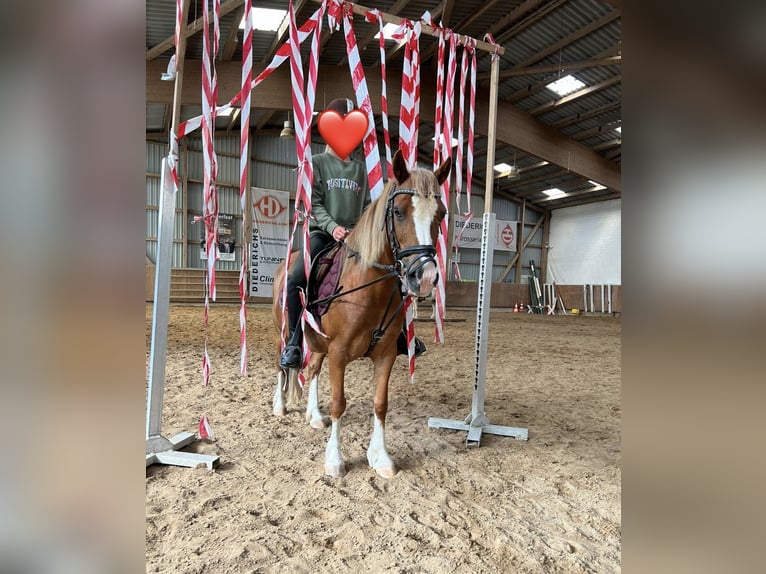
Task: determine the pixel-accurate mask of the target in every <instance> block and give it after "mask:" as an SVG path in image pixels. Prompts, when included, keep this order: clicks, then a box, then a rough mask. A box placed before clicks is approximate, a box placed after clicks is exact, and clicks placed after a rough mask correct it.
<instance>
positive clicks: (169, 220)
mask: <svg viewBox="0 0 766 574" xmlns="http://www.w3.org/2000/svg"><path fill="white" fill-rule="evenodd" d="M188 6H189V0H183V14H186V12H187V8H188ZM185 51H186V34H184V33H183V32H182V33H181V34H180V35H179V41H178V49H177V55H176V77H175V87H174V90H173V118H172V122H171V128H170V133H169V138H171V141H170V146H169V148H170V150H171V151H172V149H173V145H172V138H174V137H175V134H176V132H177V130H178V125H179V123H180V115H181V89H182V86H183V68H184V52H185ZM167 159H168V158H165V159H163V166H162V176H161V180H160V181H161V183H160V191H161V194H162V196H161V199H160V211H159V228H158V230H157V260H156V261H155V262H154V263H155V275H154V304H153V306H152V344H151V350H150V354H149V391H148V396H147V401H146V466H149V465H151V464H169V465H174V466H186V467H190V468H196V467H197V466H199V465H204V466H206V467H207V468H208V469H210V470H212V469H213V466H214V465H215V464H217V463H218V459H219V457H218V456H215V455H206V454H197V453H190V452H180V451H179V449H181V448H183V447H185V446H187V445H189V444H191V443H192V442H194V441H195V440H196V439H197V435H196V434H195V433H191V432H181V433H179V434H177V435H175V436H173V437H170V438H165V436H163V435H162V402H163V397H164V393H165V361H166V358H167V346H168V315H169V307H170V272H171V269H172V267H173V225H174V223H175V202H176V196H175V188H174V186H172V185H166V183H167V182H166V171H167V169H166V166H167Z"/></svg>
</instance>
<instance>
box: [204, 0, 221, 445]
mask: <svg viewBox="0 0 766 574" xmlns="http://www.w3.org/2000/svg"><path fill="white" fill-rule="evenodd" d="M212 1H213V30H212V32H213V41H212V46H211V43H210V32H211V30H210V17H209V15H208V9H207V7H208V3H207V0H206V1H205V2H204V6H203V10H202V12H203V16H202V22H203V23H202V29H203V32H202V33H203V36H202V159H203V172H204V177H203V180H204V187H203V195H204V200H203V218H204V222H205V230H206V242H205V246H206V248H205V251H206V253H207V268H206V277H205V279H206V281H205V310H204V332H205V342H204V354H203V356H202V377H203V384H204V386H205V389H206V391H205V402H207V388H208V386H209V385H210V371H211V363H210V355H209V354H208V346H207V342H208V321H209V310H210V297H212V299H213V301H215V298H216V286H215V262H216V261H217V260H218V190H217V188H216V177H217V172H218V160H217V158H216V154H215V146H214V142H213V134H214V132H215V117H216V100H217V98H218V77H217V74H216V72H215V58H216V56H217V54H218V44H219V37H220V32H219V13H220V1H219V0H212ZM205 410H206V409H205ZM203 421H204V422H205V423H206V426H205V425H203ZM203 426H204V427H205V429H206V430H205V433H206V435H207V436H210V435H212V432H208V431H209V430H210V425H209V421H207V415H203V416H202V420H201V421H200V430H202V429H203Z"/></svg>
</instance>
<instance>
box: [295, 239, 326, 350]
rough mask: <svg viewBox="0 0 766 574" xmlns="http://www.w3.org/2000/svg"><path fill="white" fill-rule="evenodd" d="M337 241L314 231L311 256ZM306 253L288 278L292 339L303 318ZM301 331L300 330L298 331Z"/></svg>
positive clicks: (296, 262) (300, 256) (296, 343)
mask: <svg viewBox="0 0 766 574" xmlns="http://www.w3.org/2000/svg"><path fill="white" fill-rule="evenodd" d="M333 241H335V240H334V239H333V238H332V236H331V235H328V234H327V233H325V232H324V231H313V232H312V233H311V235H310V236H309V245H310V246H311V255H312V257H313V256H315V255H316V254H317V253H319V251H320V250H321V249H322V248H324V247H325V246H326V245H328V244H329V243H332V242H333ZM304 253H305V251H303V250H301V252H300V254H299V255H298V257H297V258H296V260H295V264H293V267H292V271H291V272H290V274H289V275H288V276H287V318H288V321H289V322H290V337H291V338H292V335H293V333H295V331H296V327H297V326H298V325H299V324H300V318H301V310H302V307H301V298H300V289H304V290H305V289H306V285H307V283H308V281H307V280H306V273H305V272H304V270H303V256H304ZM297 331H300V329H297ZM290 344H295V345H298V344H300V340H298V341H297V342H292V341H291V342H290Z"/></svg>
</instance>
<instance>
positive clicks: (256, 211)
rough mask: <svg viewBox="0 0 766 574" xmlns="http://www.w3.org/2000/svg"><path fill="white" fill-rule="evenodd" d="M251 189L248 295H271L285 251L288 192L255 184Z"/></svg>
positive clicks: (287, 227)
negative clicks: (251, 217)
mask: <svg viewBox="0 0 766 574" xmlns="http://www.w3.org/2000/svg"><path fill="white" fill-rule="evenodd" d="M251 190H252V201H253V204H252V216H253V225H252V236H251V243H252V249H251V251H250V296H251V297H271V295H272V292H273V289H272V288H273V286H274V274H275V273H276V271H277V266H279V264H280V263H282V261H284V259H285V254H286V253H287V242H288V239H289V231H290V224H289V221H288V215H289V213H290V210H289V209H288V208H289V205H290V203H289V202H290V194H289V193H288V192H286V191H274V190H271V189H261V188H258V187H253V188H251Z"/></svg>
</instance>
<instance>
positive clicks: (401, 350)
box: [396, 330, 426, 357]
mask: <svg viewBox="0 0 766 574" xmlns="http://www.w3.org/2000/svg"><path fill="white" fill-rule="evenodd" d="M425 352H426V344H425V343H424V342H423V341H421V340H420V339H418V338H417V337H415V356H416V357H419V356H420V355H423V354H425ZM396 354H397V355H406V354H407V331H405V330H402V332H401V333H399V338H397V339H396Z"/></svg>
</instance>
